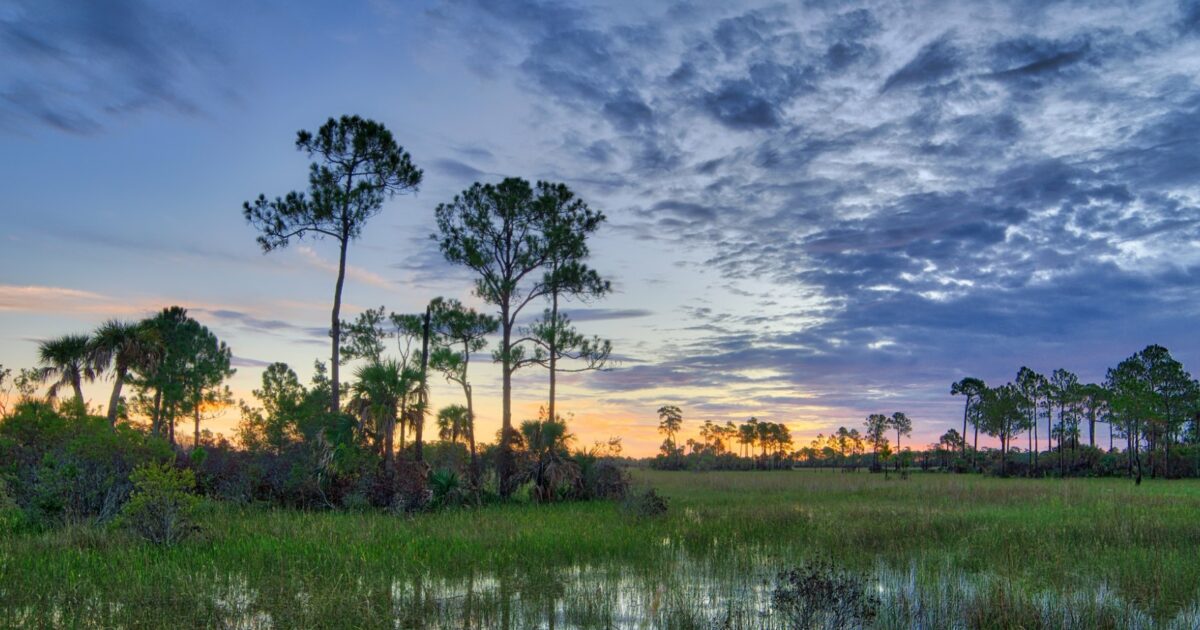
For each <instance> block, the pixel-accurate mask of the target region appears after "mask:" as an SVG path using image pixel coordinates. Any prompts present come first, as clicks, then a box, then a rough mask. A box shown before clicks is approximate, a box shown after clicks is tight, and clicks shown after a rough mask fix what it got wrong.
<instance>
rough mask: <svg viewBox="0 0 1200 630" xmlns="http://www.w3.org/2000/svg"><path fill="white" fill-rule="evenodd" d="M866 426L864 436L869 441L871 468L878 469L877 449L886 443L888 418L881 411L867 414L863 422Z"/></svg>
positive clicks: (888, 425)
mask: <svg viewBox="0 0 1200 630" xmlns="http://www.w3.org/2000/svg"><path fill="white" fill-rule="evenodd" d="M863 426H864V427H866V432H865V434H866V438H867V441H868V442H870V443H871V454H872V460H871V469H872V470H879V451H880V450H881V449H882V448H883V446H884V444H887V437H886V436H887V431H888V429H889V428H890V418H888V417H887V416H885V415H884V414H881V413H873V414H871V415H869V416H867V419H866V421H864V422H863Z"/></svg>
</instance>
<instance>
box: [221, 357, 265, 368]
mask: <svg viewBox="0 0 1200 630" xmlns="http://www.w3.org/2000/svg"><path fill="white" fill-rule="evenodd" d="M229 363H230V365H232V366H234V367H248V368H260V367H267V366H268V365H271V362H270V361H261V360H259V359H250V358H247V357H239V356H237V355H234V356H233V358H232V359H230V361H229Z"/></svg>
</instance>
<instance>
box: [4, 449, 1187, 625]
mask: <svg viewBox="0 0 1200 630" xmlns="http://www.w3.org/2000/svg"><path fill="white" fill-rule="evenodd" d="M635 479H636V481H637V483H639V484H644V485H653V486H654V487H656V488H658V489H659V491H660V492H661V493H662V494H664V495H665V496H667V497H669V499H670V501H671V507H670V511H669V513H668V514H667V515H666V516H665V517H662V518H658V519H644V520H638V519H635V518H632V517H630V516H629V515H627V514H625V513H624V512H622V510H621V509H620V508H619V506H617V505H615V504H611V503H573V504H559V505H549V506H535V505H528V504H515V505H498V506H489V507H485V508H482V509H479V510H458V511H446V512H440V513H433V514H420V515H416V516H412V517H397V516H390V515H386V514H381V513H376V512H364V513H314V512H309V513H306V512H296V511H289V510H278V509H268V508H262V507H255V506H242V507H239V506H232V505H211V506H209V507H208V510H207V512H206V514H205V515H204V518H203V533H202V534H201V535H200V536H199V537H198V538H195V539H192V540H190V541H188V542H185V543H183V544H181V545H179V546H176V547H172V548H158V547H153V546H149V545H146V544H142V543H139V542H136V541H134V540H132V539H130V538H129V537H128V536H126V535H123V534H121V533H119V532H112V531H109V530H105V529H103V528H99V527H94V526H76V527H67V528H65V529H61V530H56V531H51V532H44V533H39V534H17V535H10V536H8V537H6V538H3V539H0V626H11V625H33V626H64V627H67V626H69V627H162V626H174V627H185V626H215V627H221V626H225V627H266V626H269V625H273V626H277V627H299V626H303V627H318V626H327V627H328V626H347V625H349V626H353V627H385V626H386V627H395V626H396V625H399V626H402V627H434V626H437V625H439V624H440V625H441V626H443V627H462V626H463V625H465V624H464V622H463V618H467V619H469V620H473V621H474V623H477V624H479V625H481V626H483V627H492V626H506V625H507V626H510V627H528V626H530V625H542V624H543V623H544V621H543V620H545V619H546V618H555V619H560V620H563V621H564V622H565V623H567V624H568V625H579V626H587V627H605V626H621V625H625V621H630V620H631V619H632V618H645V619H650V620H652V621H658V622H659V623H658V625H661V626H672V627H688V626H690V625H693V623H692V622H695V623H696V624H700V623H701V622H705V621H706V620H708V619H710V618H711V617H713V616H714V615H716V616H719V615H721V614H726V615H727V616H728V617H729V618H730V619H733V620H734V621H735V622H736V623H734V624H733V625H734V626H735V627H736V626H738V625H743V626H753V627H758V625H768V626H769V625H770V621H769V620H768V619H767V618H764V617H762V615H758V616H755V611H754V610H750V609H749V608H744V607H743V608H737V606H743V604H739V603H738V602H743V603H746V602H748V603H746V604H745V606H749V607H750V608H753V607H754V606H760V607H769V595H770V594H769V588H767V587H765V586H764V585H765V584H767V583H768V582H769V580H770V579H771V577H772V576H773V575H774V574H775V572H776V571H778V570H779V569H780V568H782V567H786V566H791V565H793V564H795V563H797V562H800V561H802V560H803V559H804V558H808V557H813V556H815V555H818V554H821V555H827V556H829V557H830V558H832V559H833V560H834V561H835V562H837V563H838V564H839V565H841V566H844V567H846V568H848V569H852V570H856V571H863V572H868V573H870V572H874V573H876V574H881V575H882V574H887V575H889V576H891V577H889V578H888V579H889V580H892V581H893V582H896V583H901V582H904V581H905V580H906V579H908V578H906V577H905V576H915V577H913V580H916V581H918V582H920V583H922V584H931V585H934V586H935V587H936V586H937V585H938V582H937V581H938V580H962V579H964V576H966V578H969V579H974V580H976V582H978V583H980V584H988V585H991V586H988V588H989V589H993V590H994V589H1001V591H995V592H1003V593H1004V594H1005V597H1010V598H1013V597H1015V598H1017V599H1018V600H1020V601H1022V602H1025V604H1024V605H1026V606H1035V604H1036V602H1037V601H1041V600H1045V598H1059V599H1054V601H1063V602H1069V601H1074V600H1073V599H1072V598H1076V599H1078V598H1079V597H1087V593H1094V592H1104V591H1103V590H1102V589H1110V590H1111V591H1113V592H1114V596H1115V597H1119V598H1121V600H1123V601H1125V602H1128V603H1130V604H1131V605H1133V606H1136V607H1137V608H1138V609H1140V610H1143V611H1145V612H1146V613H1147V614H1148V615H1150V616H1152V617H1153V618H1156V619H1159V620H1160V621H1165V620H1168V619H1171V618H1172V617H1175V616H1176V615H1179V614H1181V613H1183V612H1185V611H1187V610H1189V609H1190V608H1191V607H1192V605H1193V603H1194V602H1196V601H1197V599H1198V598H1200V592H1197V585H1200V548H1198V547H1197V545H1196V541H1197V540H1200V518H1197V514H1200V482H1194V481H1167V482H1162V481H1151V482H1147V483H1143V484H1142V486H1140V487H1135V486H1134V485H1133V484H1132V483H1130V482H1128V481H1124V480H1116V479H1067V480H1060V479H1047V480H1027V479H994V478H984V477H977V476H956V475H937V474H930V475H922V474H917V475H913V476H912V478H910V479H908V480H906V481H901V480H896V479H895V478H894V477H893V479H891V480H884V479H883V478H882V477H881V476H878V475H868V474H865V473H864V474H841V473H833V472H812V471H796V472H757V473H756V472H732V473H671V472H654V471H637V472H636V474H635ZM896 576H900V577H896ZM882 583H883V581H882V580H881V582H880V584H882ZM997 585H1000V586H997ZM880 588H881V591H882V586H881V587H880ZM939 588H940V587H939ZM989 592H992V591H989ZM1081 594H1082V595H1081ZM1039 598H1040V599H1039ZM990 599H996V598H990ZM887 601H891V600H887ZM1064 605H1065V604H1064ZM722 611H724V613H722ZM439 620H440V622H439ZM689 620H690V621H689ZM738 620H740V621H738ZM756 624H757V625H756ZM977 625H978V624H977Z"/></svg>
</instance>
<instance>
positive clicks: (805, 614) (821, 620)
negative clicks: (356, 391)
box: [771, 560, 879, 628]
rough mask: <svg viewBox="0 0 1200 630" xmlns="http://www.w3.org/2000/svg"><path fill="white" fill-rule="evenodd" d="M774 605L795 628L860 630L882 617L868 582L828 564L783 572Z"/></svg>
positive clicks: (825, 561)
mask: <svg viewBox="0 0 1200 630" xmlns="http://www.w3.org/2000/svg"><path fill="white" fill-rule="evenodd" d="M771 605H772V606H773V607H774V608H775V611H776V612H778V613H779V614H781V615H783V616H784V617H786V618H787V619H788V625H789V627H792V628H857V627H862V626H863V625H866V624H868V623H870V622H871V620H872V619H874V618H875V616H876V615H877V614H879V598H878V597H876V596H875V595H872V594H870V593H868V592H867V583H866V580H864V579H863V578H861V577H859V576H856V575H851V574H849V573H845V572H842V571H839V570H837V569H835V568H834V566H833V564H832V563H830V562H829V561H827V560H817V561H813V562H809V563H807V564H804V565H802V566H800V567H796V568H792V569H788V570H786V571H781V572H780V573H779V576H778V577H777V578H776V581H775V590H774V592H772V594H771Z"/></svg>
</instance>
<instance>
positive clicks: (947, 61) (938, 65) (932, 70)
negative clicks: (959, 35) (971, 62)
mask: <svg viewBox="0 0 1200 630" xmlns="http://www.w3.org/2000/svg"><path fill="white" fill-rule="evenodd" d="M962 65H963V52H962V50H961V49H960V48H959V47H958V46H957V45H955V43H954V42H953V40H952V39H951V36H950V35H949V34H945V35H942V36H941V37H939V38H937V39H935V40H933V41H932V42H930V43H928V44H926V45H925V46H923V47H922V48H921V50H919V51H918V52H917V55H916V56H915V57H913V58H912V60H910V61H909V62H908V63H906V64H904V66H902V67H901V68H900V69H899V70H897V71H895V72H894V73H892V75H891V76H889V77H888V78H887V81H885V82H884V84H883V91H884V92H886V91H888V90H891V89H895V88H904V87H911V86H920V85H926V84H928V83H934V82H938V81H942V80H945V79H947V78H950V77H951V76H953V75H954V73H955V72H956V71H958V69H959V68H961V67H962Z"/></svg>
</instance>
